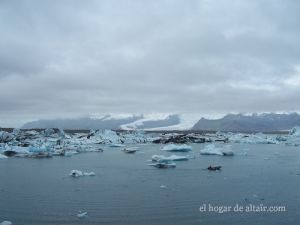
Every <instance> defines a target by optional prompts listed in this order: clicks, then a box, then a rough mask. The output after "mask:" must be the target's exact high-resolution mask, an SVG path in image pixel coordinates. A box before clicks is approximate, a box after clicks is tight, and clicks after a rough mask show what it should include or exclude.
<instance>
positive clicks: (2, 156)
mask: <svg viewBox="0 0 300 225" xmlns="http://www.w3.org/2000/svg"><path fill="white" fill-rule="evenodd" d="M7 158H8V157H7V156H5V155H2V154H0V159H7Z"/></svg>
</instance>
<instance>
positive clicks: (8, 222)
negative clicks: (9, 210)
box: [0, 220, 12, 225]
mask: <svg viewBox="0 0 300 225" xmlns="http://www.w3.org/2000/svg"><path fill="white" fill-rule="evenodd" d="M0 225H12V222H11V221H8V220H5V221H3V222H2V223H0Z"/></svg>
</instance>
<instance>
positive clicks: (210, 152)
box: [200, 144, 234, 156]
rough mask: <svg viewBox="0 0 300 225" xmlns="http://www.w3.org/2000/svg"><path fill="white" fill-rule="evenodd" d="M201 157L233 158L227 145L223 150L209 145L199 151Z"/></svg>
mask: <svg viewBox="0 0 300 225" xmlns="http://www.w3.org/2000/svg"><path fill="white" fill-rule="evenodd" d="M200 154H201V155H221V156H233V155H234V153H233V151H232V150H231V146H229V145H227V146H225V147H224V148H219V147H216V146H215V145H214V144H209V145H206V146H205V147H204V149H202V150H200Z"/></svg>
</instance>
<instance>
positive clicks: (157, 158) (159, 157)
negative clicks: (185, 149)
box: [152, 155, 189, 162]
mask: <svg viewBox="0 0 300 225" xmlns="http://www.w3.org/2000/svg"><path fill="white" fill-rule="evenodd" d="M186 160H189V158H188V156H180V155H170V156H164V155H153V156H152V161H154V162H164V161H186Z"/></svg>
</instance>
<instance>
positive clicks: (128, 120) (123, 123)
mask: <svg viewBox="0 0 300 225" xmlns="http://www.w3.org/2000/svg"><path fill="white" fill-rule="evenodd" d="M180 121H181V120H180V117H179V115H167V114H163V115H140V116H134V115H132V116H128V117H122V118H120V117H113V116H111V115H107V116H105V117H102V118H89V117H85V118H78V119H55V120H36V121H32V122H28V123H26V124H24V125H23V127H22V128H23V129H33V128H62V129H124V130H130V129H155V128H160V127H169V126H175V125H179V124H180ZM190 127H191V126H190Z"/></svg>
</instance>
